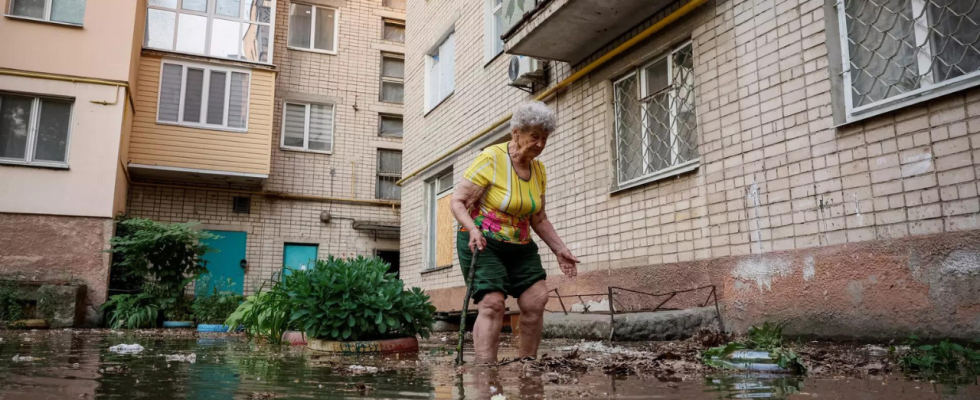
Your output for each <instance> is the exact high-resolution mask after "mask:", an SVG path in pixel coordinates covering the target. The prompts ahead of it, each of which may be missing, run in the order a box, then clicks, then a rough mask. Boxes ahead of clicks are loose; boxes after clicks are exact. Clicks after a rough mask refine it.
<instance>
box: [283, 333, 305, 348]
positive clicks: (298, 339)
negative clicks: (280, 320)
mask: <svg viewBox="0 0 980 400" xmlns="http://www.w3.org/2000/svg"><path fill="white" fill-rule="evenodd" d="M282 342H283V343H289V344H290V345H291V346H303V345H305V344H307V343H309V341H308V340H306V334H305V333H303V332H300V331H285V332H283V333H282Z"/></svg>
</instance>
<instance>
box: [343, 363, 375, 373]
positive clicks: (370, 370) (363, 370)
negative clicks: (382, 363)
mask: <svg viewBox="0 0 980 400" xmlns="http://www.w3.org/2000/svg"><path fill="white" fill-rule="evenodd" d="M348 369H350V371H351V372H353V373H355V374H364V373H367V374H373V373H376V372H378V367H365V366H363V365H351V366H350V367H349V368H348Z"/></svg>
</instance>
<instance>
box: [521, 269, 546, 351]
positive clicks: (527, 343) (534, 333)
mask: <svg viewBox="0 0 980 400" xmlns="http://www.w3.org/2000/svg"><path fill="white" fill-rule="evenodd" d="M517 305H518V306H520V307H521V320H520V326H521V333H520V335H521V338H520V341H521V344H520V346H521V349H520V356H521V358H523V357H534V358H537V357H538V345H539V344H541V330H542V329H543V328H544V307H545V306H546V305H548V285H547V284H546V283H545V281H538V282H537V283H535V284H534V285H531V287H530V288H528V289H527V290H525V291H524V293H522V294H521V297H520V298H518V299H517Z"/></svg>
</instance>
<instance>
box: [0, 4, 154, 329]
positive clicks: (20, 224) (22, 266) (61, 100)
mask: <svg viewBox="0 0 980 400" xmlns="http://www.w3.org/2000/svg"><path fill="white" fill-rule="evenodd" d="M0 7H2V9H3V14H4V15H3V16H2V17H0V37H3V38H7V39H8V40H3V41H2V42H0V54H2V56H0V277H2V278H3V279H5V280H17V281H33V282H49V283H54V282H61V283H65V282H71V283H74V284H79V285H81V286H84V287H85V291H84V293H85V294H84V296H85V298H84V307H81V308H84V311H82V312H78V313H76V314H77V315H78V316H79V317H80V318H84V319H85V320H86V321H88V322H89V323H94V322H96V321H98V318H99V317H98V315H99V313H98V311H97V309H96V308H97V306H98V305H100V304H102V303H103V302H105V300H106V290H107V287H106V286H107V282H108V277H109V257H108V254H106V253H104V252H103V250H104V249H106V248H108V241H109V239H110V238H111V237H112V232H113V225H112V217H113V216H114V215H116V214H118V213H120V212H123V211H124V210H125V209H126V191H127V180H126V172H125V162H126V160H127V159H128V155H127V152H128V150H129V149H128V145H127V139H128V137H129V136H130V129H131V127H132V125H133V119H134V104H135V102H134V99H135V97H136V92H135V87H134V86H135V85H134V83H135V81H136V71H137V62H138V60H139V49H140V43H139V40H140V39H139V38H141V37H142V35H141V32H142V29H143V28H142V27H143V25H142V24H143V20H144V16H143V14H144V12H145V9H144V8H145V7H144V6H140V4H139V2H135V1H128V0H105V1H102V0H99V1H85V0H4V1H0ZM13 38H16V40H14V39H13ZM42 49H43V50H42ZM76 321H78V319H76Z"/></svg>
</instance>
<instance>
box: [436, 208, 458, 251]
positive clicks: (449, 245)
mask: <svg viewBox="0 0 980 400" xmlns="http://www.w3.org/2000/svg"><path fill="white" fill-rule="evenodd" d="M452 197H453V196H450V195H446V196H443V197H442V198H440V199H439V200H438V201H436V267H445V266H449V265H452V264H453V245H454V244H455V240H454V238H455V237H456V230H455V229H453V228H454V227H455V226H456V224H455V222H456V220H455V219H454V218H453V212H452V210H451V209H450V208H449V202H450V200H451V199H452Z"/></svg>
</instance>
